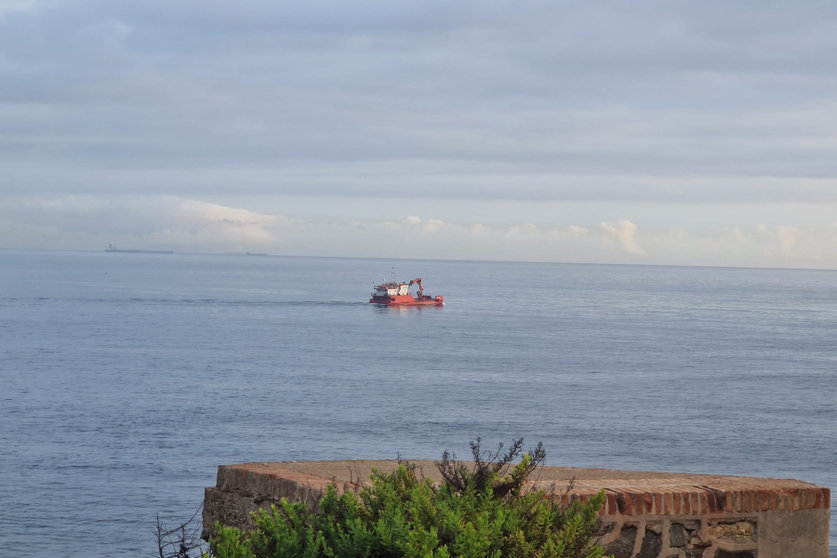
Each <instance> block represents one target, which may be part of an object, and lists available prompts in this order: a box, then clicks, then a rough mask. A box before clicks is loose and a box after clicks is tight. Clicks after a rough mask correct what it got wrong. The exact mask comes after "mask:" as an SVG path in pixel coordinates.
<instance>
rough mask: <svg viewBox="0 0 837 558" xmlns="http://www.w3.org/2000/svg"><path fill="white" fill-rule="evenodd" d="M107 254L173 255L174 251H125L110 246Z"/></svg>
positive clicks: (106, 249)
mask: <svg viewBox="0 0 837 558" xmlns="http://www.w3.org/2000/svg"><path fill="white" fill-rule="evenodd" d="M105 252H122V253H125V254H173V253H174V251H172V250H124V249H122V248H117V247H116V246H114V245H113V244H108V247H107V248H105Z"/></svg>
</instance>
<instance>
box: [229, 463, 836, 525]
mask: <svg viewBox="0 0 837 558" xmlns="http://www.w3.org/2000/svg"><path fill="white" fill-rule="evenodd" d="M410 463H412V464H414V465H416V467H417V468H418V472H419V474H421V475H423V476H425V477H426V478H429V479H431V480H433V481H438V480H440V475H439V472H438V470H437V469H436V466H435V465H434V462H433V461H411V462H410ZM397 465H398V462H397V461H395V460H380V461H371V460H358V461H293V462H275V463H242V464H238V465H222V466H220V467H219V468H218V484H217V488H218V489H220V490H225V491H232V492H238V493H239V494H242V495H244V494H246V495H252V496H264V497H271V498H274V497H282V496H288V497H293V496H294V495H298V494H300V492H301V491H302V492H306V493H321V492H322V490H324V489H325V487H326V486H327V485H328V484H332V483H333V484H335V485H337V487H338V488H339V489H341V490H347V489H350V488H352V487H358V486H360V485H362V484H365V483H366V482H367V481H368V480H369V476H370V474H371V472H372V469H373V468H374V469H376V470H378V471H382V472H388V471H391V470H393V469H394V468H395V467H397ZM531 484H532V486H533V487H535V488H538V489H542V490H545V491H546V493H547V494H548V497H552V498H556V499H561V500H564V501H572V500H578V499H580V500H586V499H588V498H590V497H591V496H592V495H595V494H597V493H598V492H599V491H601V490H604V491H605V505H604V507H603V509H602V510H601V515H603V516H633V515H667V516H689V515H695V516H696V515H712V514H730V513H757V512H767V511H796V510H806V509H829V508H830V506H831V502H830V498H831V494H830V491H829V489H828V488H825V487H822V486H816V485H813V484H810V483H806V482H802V481H798V480H793V479H764V478H755V477H734V476H717V475H692V474H679V473H659V472H656V473H655V472H641V471H617V470H609V469H585V468H576V467H543V468H541V469H540V470H539V471H538V473H537V474H536V476H535V478H534V479H533V481H532V482H531Z"/></svg>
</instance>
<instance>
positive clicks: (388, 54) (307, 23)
mask: <svg viewBox="0 0 837 558" xmlns="http://www.w3.org/2000/svg"><path fill="white" fill-rule="evenodd" d="M109 243H113V244H116V245H118V246H120V247H124V248H146V249H152V248H156V249H160V248H165V249H171V250H175V251H192V252H236V251H238V252H244V251H257V252H269V253H271V254H279V255H281V254H287V255H325V256H330V255H344V256H381V257H387V258H391V257H417V258H456V259H504V260H505V259H511V260H533V261H561V262H615V263H649V264H686V265H734V266H778V267H817V268H837V4H835V3H833V2H830V1H828V2H825V1H824V2H783V3H774V2H769V1H758V2H756V1H753V2H747V1H739V2H725V1H724V2H721V1H718V2H712V1H708V2H678V1H672V0H665V1H659V2H641V1H640V2H625V1H614V2H600V1H590V2H580V1H575V2H561V1H555V0H549V1H543V2H533V1H526V0H523V1H516V2H502V1H491V0H480V1H474V2H468V1H460V2H435V1H432V2H392V1H381V2H370V1H354V2H342V1H336V0H325V1H310V0H309V1H306V2H305V3H302V2H277V1H275V0H252V1H248V0H245V1H241V2H218V1H214V0H119V1H114V0H99V1H96V0H72V1H70V0H0V247H2V248H37V249H41V248H43V249H52V248H55V249H78V250H102V249H104V248H105V247H106V246H107V245H108V244H109Z"/></svg>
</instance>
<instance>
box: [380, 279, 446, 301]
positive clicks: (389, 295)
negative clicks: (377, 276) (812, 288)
mask: <svg viewBox="0 0 837 558" xmlns="http://www.w3.org/2000/svg"><path fill="white" fill-rule="evenodd" d="M413 285H418V292H417V293H416V294H415V295H413V294H410V287H412V286H413ZM369 302H371V303H372V304H380V305H382V306H429V305H432V306H441V305H442V304H444V302H445V297H443V296H429V295H426V294H424V288H423V287H422V285H421V277H419V278H417V279H413V280H411V281H410V282H409V283H403V282H399V281H394V280H393V281H390V282H389V283H383V284H382V285H375V290H374V291H372V298H370V299H369Z"/></svg>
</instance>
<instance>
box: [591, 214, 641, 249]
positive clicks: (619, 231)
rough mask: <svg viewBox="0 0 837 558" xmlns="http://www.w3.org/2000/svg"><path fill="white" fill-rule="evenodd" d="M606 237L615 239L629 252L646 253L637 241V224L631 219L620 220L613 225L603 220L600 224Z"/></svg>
mask: <svg viewBox="0 0 837 558" xmlns="http://www.w3.org/2000/svg"><path fill="white" fill-rule="evenodd" d="M599 227H600V228H601V231H602V233H603V234H604V235H605V238H606V239H611V238H612V239H615V240H616V241H617V242H618V243H619V245H620V246H621V247H622V249H623V250H625V251H626V252H627V253H628V254H632V255H635V256H642V255H645V251H644V250H643V249H642V248H640V247H639V244H637V241H636V231H637V228H636V225H635V224H633V223H631V222H630V221H619V222H618V223H616V224H615V225H611V224H609V223H606V222H604V221H602V223H601V224H600V225H599Z"/></svg>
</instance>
